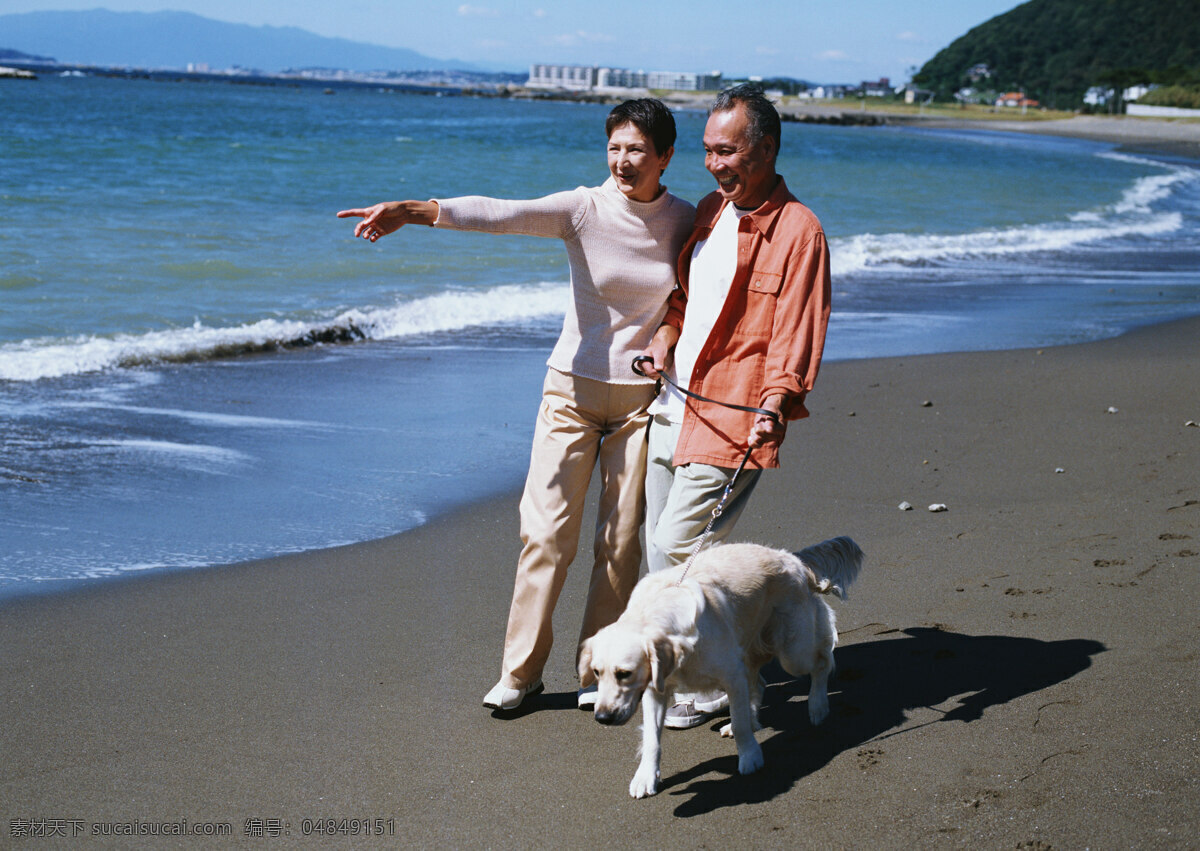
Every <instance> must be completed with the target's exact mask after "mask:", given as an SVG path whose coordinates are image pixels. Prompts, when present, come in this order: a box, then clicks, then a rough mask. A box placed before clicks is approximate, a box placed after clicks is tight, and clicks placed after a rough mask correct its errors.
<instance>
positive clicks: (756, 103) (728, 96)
mask: <svg viewBox="0 0 1200 851" xmlns="http://www.w3.org/2000/svg"><path fill="white" fill-rule="evenodd" d="M738 104H741V105H742V107H743V108H744V109H745V110H746V117H747V118H749V119H750V144H751V145H757V144H758V143H759V142H761V141H762V140H763V139H764V138H765V137H767V136H770V137H771V138H772V139H774V140H775V153H776V154H778V153H779V143H780V137H781V136H782V135H783V134H782V132H781V130H780V125H779V112H778V111H777V110H776V109H775V104H773V103H771V101H770V100H769V99H768V98H767V96H766V95H765V94H763V90H762V88H760V87H759V86H756V85H754V84H753V83H742V84H741V85H740V86H734V87H733V88H730V89H726V90H725V91H723V92H721V93H720V94H719V95H717V99H716V100H715V101H713V105H712V109H710V110H709V111H708V114H709V115H712V114H713V113H714V112H726V111H728V110H731V109H733V108H734V107H736V106H737V105H738Z"/></svg>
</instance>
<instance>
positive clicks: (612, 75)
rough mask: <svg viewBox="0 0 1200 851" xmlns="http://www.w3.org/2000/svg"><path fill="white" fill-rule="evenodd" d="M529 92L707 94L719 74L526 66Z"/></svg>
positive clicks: (716, 84) (717, 82)
mask: <svg viewBox="0 0 1200 851" xmlns="http://www.w3.org/2000/svg"><path fill="white" fill-rule="evenodd" d="M525 85H527V86H528V87H529V88H531V89H564V90H567V91H574V92H590V91H612V90H625V89H666V90H668V91H683V92H707V91H717V90H718V89H720V88H721V72H720V71H712V72H710V73H707V74H699V73H693V72H688V71H632V70H630V69H628V68H605V67H602V66H597V65H541V64H538V65H530V66H529V81H528V82H527V83H526V84H525Z"/></svg>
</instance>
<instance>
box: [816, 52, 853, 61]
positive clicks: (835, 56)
mask: <svg viewBox="0 0 1200 851" xmlns="http://www.w3.org/2000/svg"><path fill="white" fill-rule="evenodd" d="M817 58H818V59H824V60H825V61H826V62H845V61H846V60H847V59H849V58H850V57H849V56H848V55H847V54H846V53H845V52H844V51H841V50H826V51H824V52H822V53H818V54H817Z"/></svg>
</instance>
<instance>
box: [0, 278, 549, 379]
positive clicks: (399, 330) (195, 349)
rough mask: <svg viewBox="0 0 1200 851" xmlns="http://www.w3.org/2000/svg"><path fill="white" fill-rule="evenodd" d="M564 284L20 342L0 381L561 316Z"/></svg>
mask: <svg viewBox="0 0 1200 851" xmlns="http://www.w3.org/2000/svg"><path fill="white" fill-rule="evenodd" d="M569 301H570V291H569V289H568V287H567V285H566V284H562V283H539V284H532V285H505V286H499V287H493V288H490V289H487V290H477V291H451V292H443V293H437V294H435V295H430V296H426V297H423V298H416V299H412V300H410V301H406V302H402V303H400V304H397V305H394V306H391V307H377V308H355V309H351V310H347V311H344V312H342V313H340V314H338V315H336V316H333V317H331V318H329V319H314V320H309V321H301V320H284V319H263V320H259V321H257V322H252V323H248V324H244V325H237V326H231V327H228V328H210V327H206V326H205V325H203V324H201V323H200V322H196V323H195V324H193V325H192V326H191V327H189V328H172V329H167V330H162V331H150V332H147V333H144V334H117V335H112V336H87V337H76V338H73V339H70V340H61V339H58V340H55V339H49V340H22V341H21V342H19V343H9V344H6V345H3V346H0V380H8V381H36V380H38V379H43V378H57V377H61V376H65V375H76V374H79V373H85V372H98V371H102V370H106V369H114V368H122V367H136V366H144V365H147V364H154V363H186V362H189V361H199V360H209V359H212V358H218V357H231V356H234V355H240V354H250V353H254V352H265V351H273V350H277V349H284V348H299V347H304V346H311V345H316V344H320V343H341V342H352V341H355V340H390V339H398V338H403V337H414V336H420V335H424V334H434V333H439V332H448V331H456V330H460V329H463V328H470V327H474V326H481V325H493V324H500V323H505V322H513V321H517V320H521V319H529V318H532V317H538V316H548V315H560V316H561V315H562V314H563V313H564V312H565V311H566V309H567V306H568V303H569Z"/></svg>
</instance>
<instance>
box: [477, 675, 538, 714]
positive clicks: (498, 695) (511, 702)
mask: <svg viewBox="0 0 1200 851" xmlns="http://www.w3.org/2000/svg"><path fill="white" fill-rule="evenodd" d="M542 688H543V686H542V681H541V679H538V680H536V681H534V682H532V683H530V684H529V685H527V686H526V687H525V688H508V687H506V686H505V685H504V683H496V685H494V686H492V690H491V691H489V692H488V693H487V694H486V695H484V698H483V705H484V706H486V707H487V708H488V709H516V708H517V707H518V706H520V705H521V701H523V700H524V699H525V698H526V697H528V696H529V695H531V694H537V693H538V692H539V691H541V690H542Z"/></svg>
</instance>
